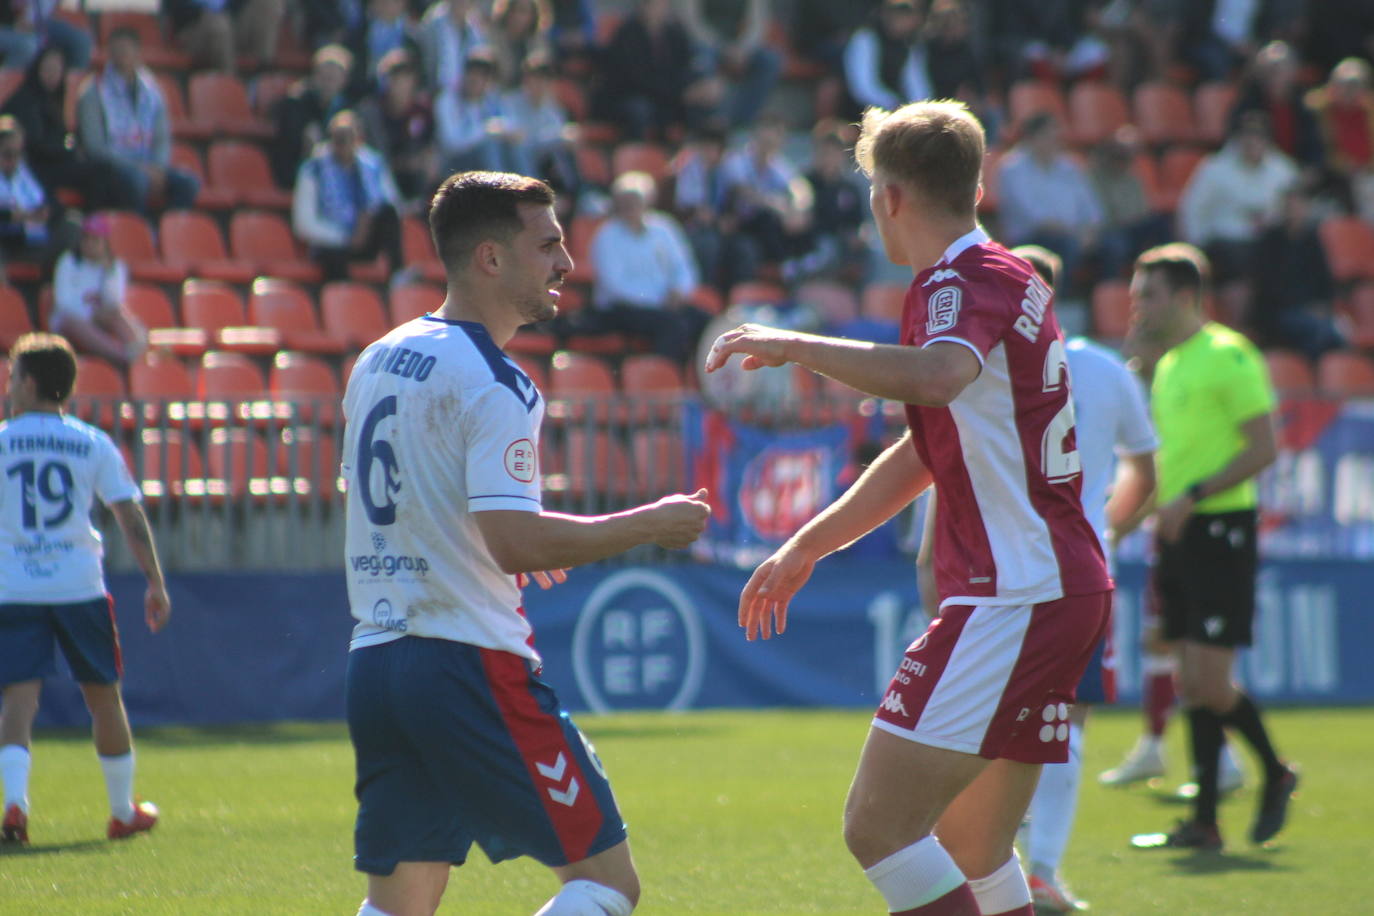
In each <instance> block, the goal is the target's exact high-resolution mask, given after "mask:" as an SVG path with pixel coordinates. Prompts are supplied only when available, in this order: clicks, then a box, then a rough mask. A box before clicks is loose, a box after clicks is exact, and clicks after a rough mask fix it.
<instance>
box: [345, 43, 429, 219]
mask: <svg viewBox="0 0 1374 916" xmlns="http://www.w3.org/2000/svg"><path fill="white" fill-rule="evenodd" d="M380 73H381V80H380V84H381V85H380V86H379V87H378V89H377V90H376V91H375V92H373V93H372V94H371V95H370V96H368V98H366V99H365V100H363V102H362V104H360V105H359V106H358V118H359V120H361V121H362V125H363V134H364V136H366V137H367V140H368V143H369V145H370V146H371V147H372V148H373V149H375V150H376V151H377V152H379V153H381V155H382V158H383V159H385V160H386V161H387V163H388V164H389V165H390V166H391V174H392V177H393V178H395V179H396V187H397V188H398V189H399V190H400V192H401V196H402V197H403V198H405V199H406V200H407V201H420V202H422V201H423V199H424V198H427V197H428V196H429V194H430V193H431V192H432V191H433V190H434V188H435V187H437V186H438V184H439V161H438V152H437V149H436V147H435V143H434V110H433V108H432V107H431V106H430V104H429V101H428V100H427V99H426V98H425V96H424V95H423V94H422V93H421V92H420V72H419V70H418V69H416V67H415V64H414V63H413V62H412V60H411V57H410V55H409V54H408V53H407V52H406V51H404V50H401V49H398V50H395V51H392V52H391V53H390V54H389V55H387V58H386V60H383V61H382V66H381V71H380Z"/></svg>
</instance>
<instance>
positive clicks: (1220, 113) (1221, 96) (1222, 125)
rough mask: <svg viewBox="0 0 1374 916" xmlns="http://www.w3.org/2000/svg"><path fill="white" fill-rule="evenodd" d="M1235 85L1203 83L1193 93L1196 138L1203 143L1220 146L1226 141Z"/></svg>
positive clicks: (1235, 92) (1235, 91) (1233, 102)
mask: <svg viewBox="0 0 1374 916" xmlns="http://www.w3.org/2000/svg"><path fill="white" fill-rule="evenodd" d="M1237 92H1238V90H1237V88H1236V84H1235V83H1229V82H1222V83H1203V84H1202V85H1201V86H1199V87H1197V89H1196V90H1194V92H1193V111H1194V112H1195V113H1196V115H1197V117H1196V118H1195V119H1194V120H1195V122H1196V124H1197V136H1198V139H1199V140H1201V141H1202V142H1203V143H1207V144H1209V145H1211V146H1220V145H1221V144H1222V143H1223V142H1225V140H1226V134H1227V127H1228V126H1229V124H1230V120H1231V109H1232V108H1234V107H1235V104H1236V94H1237Z"/></svg>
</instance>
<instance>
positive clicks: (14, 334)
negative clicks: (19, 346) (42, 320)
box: [0, 286, 34, 353]
mask: <svg viewBox="0 0 1374 916" xmlns="http://www.w3.org/2000/svg"><path fill="white" fill-rule="evenodd" d="M33 329H34V328H33V319H32V318H30V317H29V307H28V304H27V303H25V302H24V297H23V296H21V295H20V294H19V290H17V289H15V288H14V287H13V286H0V349H2V350H4V351H5V352H6V353H8V352H9V351H10V347H13V346H14V342H15V341H16V340H18V339H19V338H20V337H21V336H23V335H24V334H27V333H29V332H30V331H32V330H33Z"/></svg>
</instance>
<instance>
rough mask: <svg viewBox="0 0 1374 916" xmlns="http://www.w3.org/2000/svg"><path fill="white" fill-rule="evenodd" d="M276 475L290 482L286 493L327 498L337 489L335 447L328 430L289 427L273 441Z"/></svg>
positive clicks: (336, 452) (336, 456) (336, 453)
mask: <svg viewBox="0 0 1374 916" xmlns="http://www.w3.org/2000/svg"><path fill="white" fill-rule="evenodd" d="M275 452H276V455H275V458H276V461H275V464H274V468H273V470H274V471H275V473H276V474H277V475H281V476H283V477H285V478H286V479H287V480H288V481H290V492H293V493H295V494H297V495H299V496H307V495H310V494H311V493H314V494H317V495H318V496H319V497H320V498H322V499H328V498H330V497H331V496H333V495H335V494H337V493H338V492H339V450H338V447H337V446H336V445H335V444H334V434H333V433H332V432H330V431H327V430H326V431H316V430H313V429H311V428H310V427H308V426H305V427H289V428H287V429H284V430H282V431H281V434H280V436H278V437H277V440H276V448H275Z"/></svg>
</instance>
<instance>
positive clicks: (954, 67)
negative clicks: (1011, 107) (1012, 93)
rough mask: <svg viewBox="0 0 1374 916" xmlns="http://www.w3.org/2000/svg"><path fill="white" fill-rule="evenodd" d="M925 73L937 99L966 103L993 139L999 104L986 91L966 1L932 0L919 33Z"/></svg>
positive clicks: (932, 92)
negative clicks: (924, 54)
mask: <svg viewBox="0 0 1374 916" xmlns="http://www.w3.org/2000/svg"><path fill="white" fill-rule="evenodd" d="M922 34H923V37H924V39H925V44H926V74H927V75H928V76H929V78H930V86H931V94H932V95H933V96H934V97H935V98H937V99H962V100H963V101H965V102H967V103H968V105H969V107H970V108H972V109H973V111H974V113H975V114H977V115H978V119H979V120H980V121H982V122H983V127H984V129H985V130H986V131H987V133H988V139H989V142H992V141H995V140H996V138H997V134H998V130H999V127H1000V124H1001V121H1002V112H1001V110H1000V106H999V105H998V104H997V103H996V102H995V101H994V100H993V96H992V95H991V94H990V93H989V92H988V88H989V87H988V82H987V80H986V79H985V78H984V74H985V73H986V72H987V69H988V68H987V66H986V65H985V64H984V63H983V62H982V61H981V60H980V54H979V53H978V49H977V48H976V47H975V45H974V35H973V23H972V21H971V18H970V15H969V9H968V6H967V4H966V2H965V0H934V2H933V3H931V5H930V14H929V15H928V16H927V17H926V25H925V29H924V30H923V32H922Z"/></svg>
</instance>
